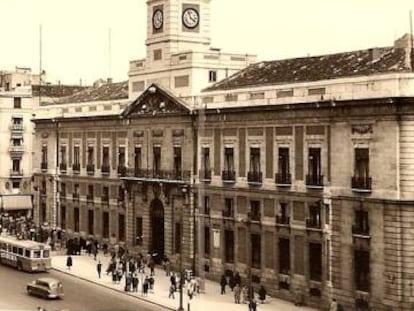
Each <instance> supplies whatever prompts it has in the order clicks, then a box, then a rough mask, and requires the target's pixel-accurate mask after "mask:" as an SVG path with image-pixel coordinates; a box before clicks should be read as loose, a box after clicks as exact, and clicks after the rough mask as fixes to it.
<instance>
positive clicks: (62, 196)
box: [59, 191, 66, 201]
mask: <svg viewBox="0 0 414 311" xmlns="http://www.w3.org/2000/svg"><path fill="white" fill-rule="evenodd" d="M59 198H60V200H61V201H66V192H62V191H60V192H59Z"/></svg>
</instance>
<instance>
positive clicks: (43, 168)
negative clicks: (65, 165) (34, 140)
mask: <svg viewBox="0 0 414 311" xmlns="http://www.w3.org/2000/svg"><path fill="white" fill-rule="evenodd" d="M40 169H41V170H42V171H47V162H42V163H40Z"/></svg>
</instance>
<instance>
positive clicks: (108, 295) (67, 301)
mask: <svg viewBox="0 0 414 311" xmlns="http://www.w3.org/2000/svg"><path fill="white" fill-rule="evenodd" d="M42 276H48V277H54V278H57V279H59V280H61V281H62V284H63V289H64V292H65V297H64V298H63V299H59V300H46V299H43V298H38V297H35V296H29V295H27V293H26V284H27V282H30V281H32V280H34V279H36V278H39V277H42ZM38 306H41V307H43V308H45V309H46V310H47V311H54V310H108V311H109V310H111V311H115V310H125V311H127V310H131V311H132V310H134V311H165V309H163V308H160V307H158V306H155V305H153V304H149V303H146V302H144V301H142V300H139V299H136V298H133V297H130V296H128V295H125V294H123V293H119V292H115V291H113V290H110V289H107V288H104V287H101V286H98V285H94V284H92V283H89V282H86V281H82V280H79V279H77V278H74V277H71V276H68V275H66V274H63V273H60V272H57V271H53V270H52V271H50V272H46V273H33V274H32V273H27V272H19V271H17V270H15V269H13V268H9V267H7V266H2V265H0V310H36V309H37V307H38Z"/></svg>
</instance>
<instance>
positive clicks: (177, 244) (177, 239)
mask: <svg viewBox="0 0 414 311" xmlns="http://www.w3.org/2000/svg"><path fill="white" fill-rule="evenodd" d="M175 253H176V254H179V253H181V223H178V222H177V223H176V224H175Z"/></svg>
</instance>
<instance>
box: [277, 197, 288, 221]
mask: <svg viewBox="0 0 414 311" xmlns="http://www.w3.org/2000/svg"><path fill="white" fill-rule="evenodd" d="M278 216H279V221H280V223H282V224H288V223H289V207H288V204H287V203H285V202H281V203H280V209H279V215H278Z"/></svg>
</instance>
